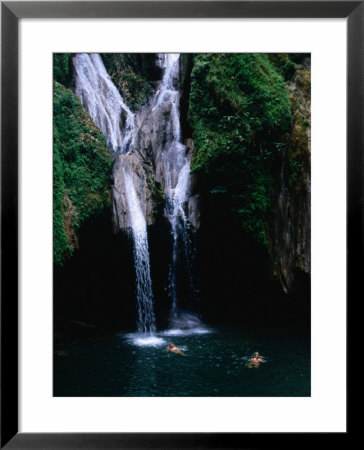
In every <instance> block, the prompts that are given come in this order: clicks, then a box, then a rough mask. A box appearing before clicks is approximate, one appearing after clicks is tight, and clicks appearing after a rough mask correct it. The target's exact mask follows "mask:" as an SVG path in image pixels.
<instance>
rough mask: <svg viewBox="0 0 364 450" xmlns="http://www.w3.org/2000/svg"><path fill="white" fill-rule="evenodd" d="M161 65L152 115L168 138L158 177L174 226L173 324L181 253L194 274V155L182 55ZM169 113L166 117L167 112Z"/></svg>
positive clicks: (166, 58) (162, 56)
mask: <svg viewBox="0 0 364 450" xmlns="http://www.w3.org/2000/svg"><path fill="white" fill-rule="evenodd" d="M157 64H158V65H159V66H160V67H161V68H162V69H163V79H162V82H161V84H160V86H159V89H158V90H157V93H156V95H155V98H154V102H153V108H152V114H153V115H154V120H153V121H154V124H155V126H154V128H155V129H157V130H158V128H159V129H160V127H163V133H164V139H163V141H162V142H160V148H159V149H158V159H159V162H160V163H159V165H157V169H158V168H159V171H158V170H157V173H156V176H157V179H158V178H159V179H160V180H161V182H162V184H163V185H164V192H165V194H166V209H165V213H166V216H167V218H168V220H169V222H170V224H171V234H172V239H173V243H172V258H171V263H170V267H169V280H168V281H169V293H170V296H171V302H172V305H171V321H172V322H173V321H174V320H175V319H176V317H177V312H178V289H177V263H178V257H179V255H180V254H181V253H183V254H184V257H185V260H186V266H187V268H186V269H187V273H188V278H189V282H190V284H191V291H192V289H193V286H192V282H193V280H192V276H191V273H190V240H189V233H188V228H189V222H188V219H187V216H186V213H185V207H186V202H187V200H188V196H189V187H190V163H191V156H190V154H189V153H188V151H187V148H186V146H185V145H183V144H182V142H181V140H182V137H181V136H182V133H181V123H180V112H179V101H180V91H179V73H180V54H173V53H170V54H159V55H158V57H157ZM166 112H167V113H168V114H165V113H166Z"/></svg>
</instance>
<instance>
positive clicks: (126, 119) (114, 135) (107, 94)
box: [73, 53, 156, 333]
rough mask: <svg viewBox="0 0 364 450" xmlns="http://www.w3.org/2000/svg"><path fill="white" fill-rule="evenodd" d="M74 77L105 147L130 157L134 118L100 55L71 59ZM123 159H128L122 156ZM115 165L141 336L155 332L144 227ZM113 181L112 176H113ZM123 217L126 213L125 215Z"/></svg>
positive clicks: (125, 170)
mask: <svg viewBox="0 0 364 450" xmlns="http://www.w3.org/2000/svg"><path fill="white" fill-rule="evenodd" d="M73 62H74V67H75V73H76V80H75V82H76V86H75V93H76V95H77V97H78V98H79V99H80V101H81V103H82V104H83V106H84V108H85V109H86V111H87V112H88V113H89V115H90V116H91V117H92V119H93V120H94V122H95V123H96V125H97V126H98V127H99V128H100V130H101V131H102V133H103V134H104V136H105V137H106V141H107V145H108V146H109V148H110V149H111V150H112V151H113V152H114V157H115V156H116V154H118V153H119V154H124V155H125V154H130V153H131V152H132V151H133V149H134V139H135V134H136V131H137V130H136V125H135V115H134V114H133V113H132V112H131V111H130V109H129V108H128V107H127V105H126V104H125V102H124V100H123V99H122V97H121V95H120V93H119V91H118V89H117V88H116V87H115V85H114V84H113V82H112V80H111V78H110V77H109V75H108V74H107V72H106V69H105V67H104V64H103V62H102V59H101V57H100V55H99V54H96V53H94V54H85V53H82V54H77V55H76V56H75V57H74V60H73ZM124 158H131V156H130V157H127V156H125V157H124ZM118 161H125V164H124V165H125V166H123V164H118V165H115V166H114V167H117V170H118V171H121V172H122V173H118V176H119V178H121V179H122V183H121V187H120V189H121V190H122V191H124V192H123V193H124V195H125V197H126V203H127V213H128V217H129V222H128V223H129V226H130V228H131V235H132V238H133V248H134V251H133V253H134V266H135V273H136V295H137V310H138V322H137V328H138V331H139V332H142V333H146V332H148V333H153V332H155V330H156V326H155V317H154V312H153V291H152V281H151V277H150V263H149V249H148V236H147V224H146V219H145V217H144V214H143V212H142V210H141V207H140V203H139V199H138V196H137V193H136V190H135V187H134V182H133V172H132V166H131V165H130V164H127V162H128V160H126V159H124V160H123V159H122V157H120V158H119V160H118ZM114 178H115V174H114ZM125 213H126V211H125Z"/></svg>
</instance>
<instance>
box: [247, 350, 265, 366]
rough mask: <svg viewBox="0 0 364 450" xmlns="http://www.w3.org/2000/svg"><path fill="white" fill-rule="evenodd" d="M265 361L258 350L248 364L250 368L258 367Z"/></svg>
mask: <svg viewBox="0 0 364 450" xmlns="http://www.w3.org/2000/svg"><path fill="white" fill-rule="evenodd" d="M264 362H265V361H264V360H263V359H262V358H261V357H260V356H259V353H258V352H255V353H254V356H253V358H250V359H249V362H248V364H247V367H249V369H252V368H253V367H254V368H258V367H259V365H260V363H264Z"/></svg>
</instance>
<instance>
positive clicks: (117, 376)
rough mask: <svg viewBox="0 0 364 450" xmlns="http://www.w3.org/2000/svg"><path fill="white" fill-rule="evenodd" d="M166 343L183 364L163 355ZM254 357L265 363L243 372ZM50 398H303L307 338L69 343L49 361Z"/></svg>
mask: <svg viewBox="0 0 364 450" xmlns="http://www.w3.org/2000/svg"><path fill="white" fill-rule="evenodd" d="M171 341H172V342H173V343H174V344H175V345H176V346H178V347H180V348H181V349H182V350H183V351H184V352H185V354H186V355H187V356H186V357H183V356H180V355H176V354H174V353H171V352H168V351H167V350H166V349H167V345H168V343H169V342H171ZM255 351H258V352H259V353H260V354H261V356H262V357H263V359H264V360H265V363H262V364H260V365H259V366H258V367H257V368H249V367H248V364H247V362H248V360H249V358H250V357H251V356H252V354H253V352H255ZM54 395H55V396H98V397H105V396H112V397H118V396H122V397H123V396H142V397H149V396H177V397H179V396H210V397H211V396H224V397H236V396H249V397H253V396H263V397H271V396H309V395H310V342H309V339H308V338H307V337H302V336H287V335H285V334H281V335H273V334H270V333H265V334H264V335H261V334H260V335H259V334H258V333H252V332H244V331H243V330H227V329H221V328H218V329H208V328H200V329H197V330H194V331H183V330H167V331H164V332H159V333H157V335H156V336H154V337H153V338H150V337H149V336H145V335H144V336H143V335H138V334H134V333H118V334H116V335H114V336H109V337H104V338H92V339H87V340H83V341H78V340H75V341H73V342H69V343H68V344H67V345H63V346H62V349H61V350H57V351H56V352H55V357H54Z"/></svg>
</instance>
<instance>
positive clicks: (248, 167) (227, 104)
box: [188, 54, 292, 243]
mask: <svg viewBox="0 0 364 450" xmlns="http://www.w3.org/2000/svg"><path fill="white" fill-rule="evenodd" d="M188 118H189V123H190V125H191V128H192V130H193V138H194V146H195V153H194V157H193V171H195V172H197V173H198V175H199V176H198V178H199V180H200V183H201V186H200V189H202V191H204V193H205V197H206V198H207V202H210V204H211V205H213V204H215V200H214V198H215V199H216V197H217V196H219V197H221V198H222V199H223V201H219V202H218V204H219V207H221V208H224V209H225V211H228V212H229V213H231V212H232V213H233V217H235V219H237V220H239V221H240V222H241V224H242V226H243V228H244V229H245V230H246V231H248V232H250V233H252V235H253V236H254V237H255V238H256V239H258V240H259V241H260V242H262V243H263V242H264V241H265V239H264V236H265V231H264V227H265V223H266V220H267V216H268V215H269V213H270V212H271V192H272V188H273V176H272V173H273V172H274V168H275V161H276V159H277V156H278V155H279V153H280V152H281V149H282V147H284V146H285V138H283V136H284V134H285V133H286V132H287V131H289V129H290V128H291V126H292V115H291V110H290V100H289V97H288V93H287V91H286V89H285V84H284V81H283V80H282V77H281V76H280V75H279V73H278V72H277V70H276V68H275V66H274V65H273V64H272V63H271V62H270V60H269V59H268V57H267V55H265V54H202V55H195V57H194V66H193V70H192V74H191V92H190V109H189V117H188Z"/></svg>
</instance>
